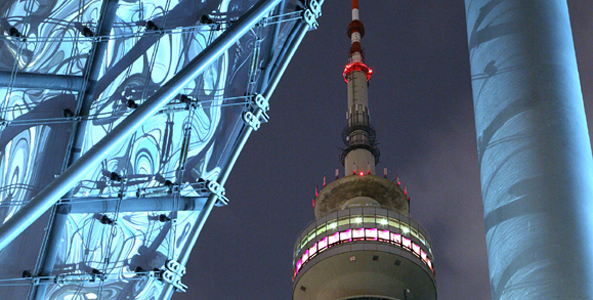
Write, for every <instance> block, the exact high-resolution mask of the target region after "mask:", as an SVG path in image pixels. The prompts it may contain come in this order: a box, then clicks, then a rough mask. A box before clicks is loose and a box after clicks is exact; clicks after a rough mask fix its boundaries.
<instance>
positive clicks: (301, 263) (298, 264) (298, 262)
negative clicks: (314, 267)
mask: <svg viewBox="0 0 593 300" xmlns="http://www.w3.org/2000/svg"><path fill="white" fill-rule="evenodd" d="M302 265H303V261H302V260H300V259H299V261H297V267H296V271H297V273H298V272H299V270H300V269H301V266H302Z"/></svg>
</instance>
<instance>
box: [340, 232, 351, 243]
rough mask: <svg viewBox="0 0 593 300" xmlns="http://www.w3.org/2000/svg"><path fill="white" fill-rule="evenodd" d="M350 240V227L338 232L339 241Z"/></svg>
mask: <svg viewBox="0 0 593 300" xmlns="http://www.w3.org/2000/svg"><path fill="white" fill-rule="evenodd" d="M351 240H352V229H348V230H346V231H342V232H340V241H342V242H348V241H351Z"/></svg>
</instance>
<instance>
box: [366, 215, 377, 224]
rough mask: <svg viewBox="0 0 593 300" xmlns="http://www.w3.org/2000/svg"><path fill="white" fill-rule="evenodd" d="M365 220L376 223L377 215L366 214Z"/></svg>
mask: <svg viewBox="0 0 593 300" xmlns="http://www.w3.org/2000/svg"><path fill="white" fill-rule="evenodd" d="M363 222H365V223H376V220H375V216H372V217H369V216H365V217H364V218H363Z"/></svg>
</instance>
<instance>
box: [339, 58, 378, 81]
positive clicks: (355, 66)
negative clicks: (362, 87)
mask: <svg viewBox="0 0 593 300" xmlns="http://www.w3.org/2000/svg"><path fill="white" fill-rule="evenodd" d="M354 71H361V72H364V73H365V74H366V75H367V81H369V80H371V74H373V70H371V68H369V67H368V66H367V65H365V64H364V63H362V62H353V63H350V64H347V65H346V68H344V74H343V76H344V81H346V83H348V75H350V73H352V72H354Z"/></svg>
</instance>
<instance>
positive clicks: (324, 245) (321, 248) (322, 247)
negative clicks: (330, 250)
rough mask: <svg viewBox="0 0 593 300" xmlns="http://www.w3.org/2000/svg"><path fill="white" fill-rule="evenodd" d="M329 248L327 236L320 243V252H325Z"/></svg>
mask: <svg viewBox="0 0 593 300" xmlns="http://www.w3.org/2000/svg"><path fill="white" fill-rule="evenodd" d="M326 248H327V236H326V237H324V238H323V239H322V240H321V241H319V252H321V251H323V250H325V249H326Z"/></svg>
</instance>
